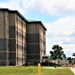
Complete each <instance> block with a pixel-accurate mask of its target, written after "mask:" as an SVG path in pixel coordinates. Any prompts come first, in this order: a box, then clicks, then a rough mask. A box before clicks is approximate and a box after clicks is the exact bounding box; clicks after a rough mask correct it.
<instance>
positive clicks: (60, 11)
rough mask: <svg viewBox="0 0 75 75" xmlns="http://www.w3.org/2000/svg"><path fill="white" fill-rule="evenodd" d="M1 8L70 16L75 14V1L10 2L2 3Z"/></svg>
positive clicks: (9, 0)
mask: <svg viewBox="0 0 75 75" xmlns="http://www.w3.org/2000/svg"><path fill="white" fill-rule="evenodd" d="M0 7H7V8H10V9H17V10H19V11H20V12H21V13H23V14H24V13H26V12H27V13H28V12H29V11H32V10H34V11H39V12H41V13H46V14H50V15H56V16H58V15H67V14H68V15H69V14H71V15H72V14H74V13H75V0H18V1H17V0H8V1H7V2H0Z"/></svg>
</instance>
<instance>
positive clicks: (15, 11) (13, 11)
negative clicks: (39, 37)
mask: <svg viewBox="0 0 75 75" xmlns="http://www.w3.org/2000/svg"><path fill="white" fill-rule="evenodd" d="M0 11H7V12H10V13H16V14H18V15H19V16H20V17H21V18H22V19H23V20H24V21H26V22H27V23H40V24H41V26H42V27H43V28H44V29H45V30H47V29H46V27H45V26H44V25H43V23H42V22H41V21H31V20H27V19H25V18H24V17H23V15H22V14H20V13H19V12H18V11H17V10H9V9H8V8H0Z"/></svg>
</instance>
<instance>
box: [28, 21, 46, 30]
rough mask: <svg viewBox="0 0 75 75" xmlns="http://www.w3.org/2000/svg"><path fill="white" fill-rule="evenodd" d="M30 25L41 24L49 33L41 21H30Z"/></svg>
mask: <svg viewBox="0 0 75 75" xmlns="http://www.w3.org/2000/svg"><path fill="white" fill-rule="evenodd" d="M28 23H40V24H41V26H42V27H43V28H44V29H45V30H46V31H47V29H46V27H45V26H44V24H43V23H42V22H41V21H28Z"/></svg>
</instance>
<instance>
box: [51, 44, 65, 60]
mask: <svg viewBox="0 0 75 75" xmlns="http://www.w3.org/2000/svg"><path fill="white" fill-rule="evenodd" d="M52 49H53V50H54V51H50V54H51V58H52V59H53V60H56V59H61V60H62V59H63V58H66V55H65V54H64V51H62V50H63V48H62V47H61V46H59V45H54V46H53V47H52Z"/></svg>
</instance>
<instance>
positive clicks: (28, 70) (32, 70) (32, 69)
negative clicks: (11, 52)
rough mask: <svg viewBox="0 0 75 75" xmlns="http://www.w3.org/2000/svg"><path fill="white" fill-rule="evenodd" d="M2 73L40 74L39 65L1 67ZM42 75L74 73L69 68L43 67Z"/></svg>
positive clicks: (17, 74)
mask: <svg viewBox="0 0 75 75" xmlns="http://www.w3.org/2000/svg"><path fill="white" fill-rule="evenodd" d="M0 75H38V67H37V66H28V67H25V66H24V67H23V66H22V67H0ZM41 75H74V74H73V73H72V72H71V70H70V69H69V68H51V67H50V68H49V67H42V68H41Z"/></svg>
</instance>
